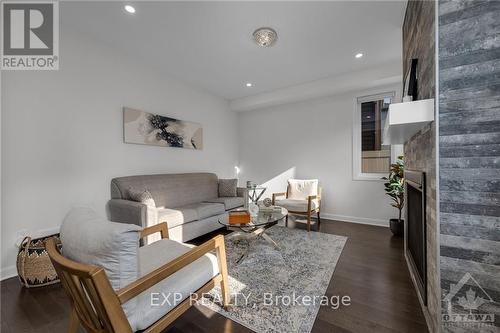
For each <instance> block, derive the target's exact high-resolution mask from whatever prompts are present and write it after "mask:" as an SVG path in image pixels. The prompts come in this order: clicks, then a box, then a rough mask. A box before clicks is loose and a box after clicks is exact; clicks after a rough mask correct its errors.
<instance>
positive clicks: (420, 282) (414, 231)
mask: <svg viewBox="0 0 500 333" xmlns="http://www.w3.org/2000/svg"><path fill="white" fill-rule="evenodd" d="M405 179H406V228H405V254H406V258H407V261H408V264H409V265H408V266H409V268H410V270H411V271H412V272H411V273H412V275H413V277H414V280H415V284H416V287H417V291H418V293H419V294H420V297H421V299H422V301H423V303H424V304H425V305H426V304H427V250H426V248H427V246H426V243H427V236H426V233H427V232H426V223H425V173H424V172H420V171H415V170H406V171H405Z"/></svg>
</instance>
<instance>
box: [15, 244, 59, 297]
mask: <svg viewBox="0 0 500 333" xmlns="http://www.w3.org/2000/svg"><path fill="white" fill-rule="evenodd" d="M51 237H55V238H56V239H57V242H58V246H59V247H61V241H60V240H59V235H51V236H47V237H42V238H37V239H31V237H25V238H24V239H23V241H22V242H21V245H20V246H19V252H18V254H17V274H18V275H19V280H21V283H22V284H23V285H24V286H25V287H26V288H33V287H42V286H47V285H49V284H54V283H57V282H59V277H58V276H57V273H56V271H55V269H54V266H52V263H51V262H50V258H49V254H48V253H47V250H46V249H45V240H46V239H48V238H51Z"/></svg>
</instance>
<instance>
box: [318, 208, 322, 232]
mask: <svg viewBox="0 0 500 333" xmlns="http://www.w3.org/2000/svg"><path fill="white" fill-rule="evenodd" d="M317 215H318V230H319V225H320V224H321V217H319V210H318V212H317Z"/></svg>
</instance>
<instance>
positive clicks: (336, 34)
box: [61, 1, 406, 100]
mask: <svg viewBox="0 0 500 333" xmlns="http://www.w3.org/2000/svg"><path fill="white" fill-rule="evenodd" d="M127 3H130V4H132V5H134V7H135V8H136V10H137V11H136V13H135V14H133V15H131V14H129V13H127V12H125V10H124V9H123V5H124V2H119V1H116V2H61V24H62V29H64V27H65V26H67V25H71V26H73V27H74V28H76V29H77V30H80V31H82V32H85V33H87V34H89V35H91V36H93V37H95V38H98V39H100V40H102V41H104V42H106V43H107V44H108V45H111V46H113V47H116V48H118V49H119V50H122V51H123V52H126V53H127V54H129V55H131V56H133V57H136V58H140V59H142V60H144V61H146V62H149V63H150V64H151V65H153V66H155V67H156V68H160V69H161V70H162V71H164V72H165V73H168V74H170V75H171V76H173V77H175V78H178V79H180V80H183V81H185V82H187V83H189V84H192V85H195V86H198V87H201V88H203V89H205V90H207V91H210V92H212V93H214V94H216V95H219V96H221V97H224V98H226V99H229V100H233V99H237V98H242V97H246V96H250V95H255V94H259V93H263V92H269V91H273V90H275V89H280V88H284V87H289V86H293V85H297V84H301V83H304V82H309V81H314V80H319V79H323V78H326V77H331V76H335V75H339V74H343V73H347V72H350V71H359V70H363V69H369V68H374V67H376V66H379V65H381V64H386V63H388V62H394V61H399V62H400V61H401V53H402V46H401V26H402V22H403V16H404V11H405V7H406V1H387V2H381V1H365V2H349V1H344V2H338V1H337V2H258V1H257V2H136V3H133V2H127ZM261 26H270V27H272V28H274V29H275V30H276V31H277V32H278V38H279V39H278V42H277V43H276V45H275V46H273V47H271V48H262V47H258V46H257V45H255V44H254V42H253V40H252V32H253V31H254V30H255V29H256V28H258V27H261ZM358 52H362V53H364V55H365V56H364V57H363V58H361V59H355V58H354V55H355V54H356V53H358ZM246 82H252V83H253V85H254V86H253V87H251V88H247V87H246V86H245V83H246Z"/></svg>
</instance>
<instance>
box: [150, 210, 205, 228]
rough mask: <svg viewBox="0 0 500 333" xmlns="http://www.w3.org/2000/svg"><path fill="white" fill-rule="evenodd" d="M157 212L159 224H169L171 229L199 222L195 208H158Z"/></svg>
mask: <svg viewBox="0 0 500 333" xmlns="http://www.w3.org/2000/svg"><path fill="white" fill-rule="evenodd" d="M157 212H158V223H162V222H167V225H168V227H169V228H174V227H176V226H178V225H181V224H183V223H188V222H192V221H196V220H198V212H197V211H196V209H194V208H187V207H179V208H175V209H171V208H158V210H157Z"/></svg>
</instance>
